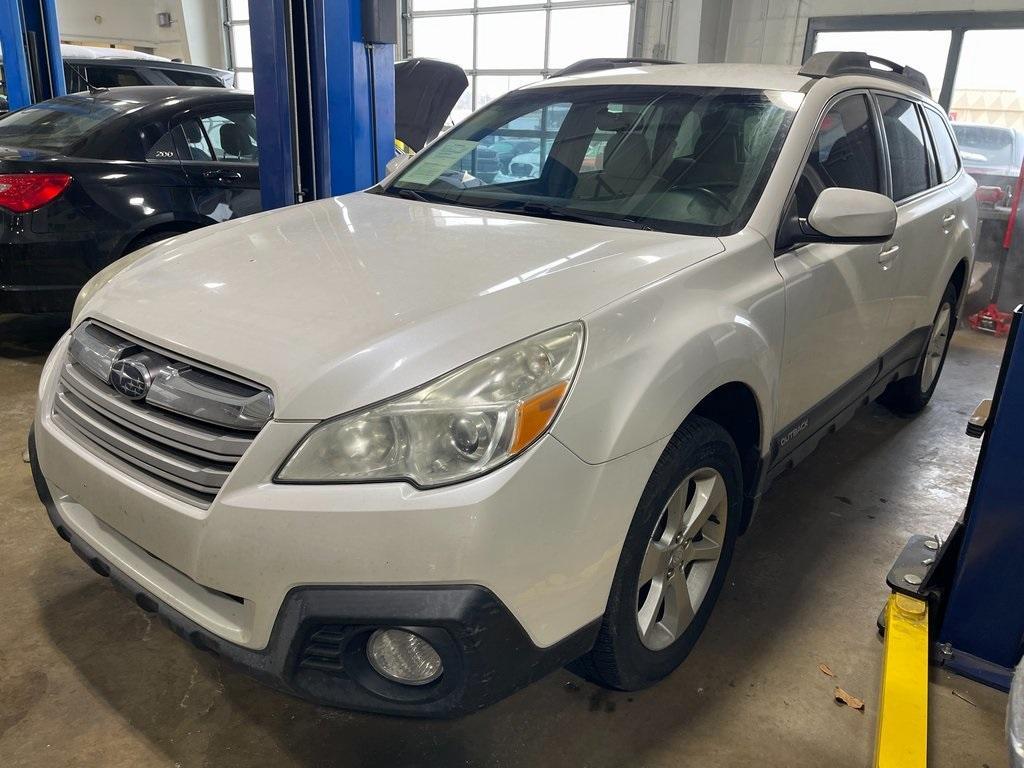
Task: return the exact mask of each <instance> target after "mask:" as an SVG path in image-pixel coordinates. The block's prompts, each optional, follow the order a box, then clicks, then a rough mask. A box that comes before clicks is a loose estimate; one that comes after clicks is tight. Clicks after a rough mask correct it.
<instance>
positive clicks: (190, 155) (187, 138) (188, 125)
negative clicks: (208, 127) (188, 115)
mask: <svg viewBox="0 0 1024 768" xmlns="http://www.w3.org/2000/svg"><path fill="white" fill-rule="evenodd" d="M180 128H181V129H182V130H181V133H180V134H179V136H180V137H181V139H183V140H184V142H185V145H184V146H183V147H181V151H179V152H178V155H179V156H180V157H182V158H184V159H186V160H195V161H198V162H209V161H211V160H212V159H213V155H212V154H211V153H210V145H209V144H207V142H206V136H205V135H204V134H203V129H202V128H200V127H199V123H197V122H196V121H195V120H186V121H185V122H184V123H182V124H181V126H180Z"/></svg>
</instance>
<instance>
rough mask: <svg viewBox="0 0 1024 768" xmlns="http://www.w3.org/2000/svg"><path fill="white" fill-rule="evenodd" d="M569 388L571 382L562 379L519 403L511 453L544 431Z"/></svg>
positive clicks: (514, 452) (523, 446)
mask: <svg viewBox="0 0 1024 768" xmlns="http://www.w3.org/2000/svg"><path fill="white" fill-rule="evenodd" d="M568 389H569V382H567V381H560V382H558V383H557V384H555V386H553V387H551V388H550V389H545V390H544V391H543V392H541V393H540V394H537V395H534V396H533V397H531V398H530V399H529V400H524V401H523V402H522V403H521V404H520V405H519V411H518V414H517V415H518V419H517V420H516V433H515V437H513V438H512V447H511V449H509V453H511V454H512V455H513V456H514V455H515V454H517V453H519V452H520V451H522V450H523V449H524V448H526V447H527V446H528V445H529V444H530V443H532V442H533V441H534V440H536V439H537V438H538V437H539V436H540V435H541V434H543V433H544V430H546V429H547V428H548V425H549V424H550V423H551V420H552V419H553V418H555V414H556V413H558V406H560V405H561V404H562V399H563V398H564V397H565V393H566V390H568Z"/></svg>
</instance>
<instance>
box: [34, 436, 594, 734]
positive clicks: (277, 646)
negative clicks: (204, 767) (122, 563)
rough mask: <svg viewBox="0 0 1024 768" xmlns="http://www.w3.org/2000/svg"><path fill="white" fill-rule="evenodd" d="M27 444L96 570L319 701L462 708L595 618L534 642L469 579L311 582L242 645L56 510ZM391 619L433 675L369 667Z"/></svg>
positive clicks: (184, 630) (202, 638)
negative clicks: (419, 645)
mask: <svg viewBox="0 0 1024 768" xmlns="http://www.w3.org/2000/svg"><path fill="white" fill-rule="evenodd" d="M29 453H30V456H31V462H32V476H33V479H34V480H35V485H36V490H37V492H38V493H39V498H40V500H41V501H42V502H43V504H44V505H45V507H46V512H47V514H48V515H49V518H50V522H51V523H52V524H53V527H54V528H55V529H56V530H57V533H58V534H59V535H60V537H61V538H63V539H64V540H65V541H67V542H68V543H69V544H70V545H71V549H72V550H73V551H74V552H75V554H77V555H78V556H79V557H80V558H82V560H84V561H85V562H86V563H87V564H88V565H89V566H90V567H91V568H92V569H93V570H94V571H96V573H98V574H100V575H101V576H104V577H109V578H110V579H111V580H112V581H113V582H114V583H115V584H116V585H117V586H118V587H119V588H121V589H122V590H124V591H125V592H127V593H128V594H129V595H131V596H132V598H133V599H134V601H135V602H136V604H138V605H139V607H141V608H142V609H143V610H146V611H148V612H150V613H155V614H157V615H159V616H160V618H161V619H162V620H163V621H164V623H166V624H167V625H168V626H169V627H170V628H171V629H172V630H173V631H174V632H175V633H176V634H178V635H179V636H180V637H182V638H183V639H185V640H187V641H188V642H190V643H192V645H194V646H195V647H196V648H199V649H200V650H204V651H210V652H212V653H214V654H215V655H217V656H219V657H222V658H224V659H226V660H227V661H229V662H231V663H233V664H234V665H236V666H238V667H241V668H242V669H243V670H244V671H245V672H247V673H248V674H250V675H252V676H253V677H255V678H256V679H257V680H259V681H260V682H262V683H264V684H265V685H268V686H270V687H272V688H276V689H278V690H282V691H285V692H287V693H291V694H293V695H296V696H299V697H301V698H304V699H308V700H310V701H314V702H316V703H319V704H327V705H330V706H337V707H345V708H348V709H358V710H363V711H367V712H378V713H382V714H389V715H411V716H416V717H450V716H455V715H462V714H467V713H469V712H473V711H475V710H477V709H480V708H481V707H484V706H487V705H488V704H491V703H493V702H495V701H497V700H499V699H501V698H504V697H505V696H507V695H508V694H510V693H512V692H513V691H515V690H517V689H519V688H521V687H523V686H524V685H527V684H528V683H530V682H532V681H534V680H536V679H538V678H540V677H542V676H544V675H545V674H547V673H548V672H551V671H552V670H554V669H556V668H558V667H560V666H563V665H564V664H566V663H568V662H570V661H572V660H573V659H575V658H577V657H579V656H581V655H582V654H584V653H586V652H587V651H588V650H589V649H590V647H591V646H592V645H593V642H594V639H595V637H596V634H597V630H598V626H599V622H597V621H595V622H592V623H591V624H589V625H587V626H585V627H583V628H581V629H580V630H578V631H576V632H574V633H572V634H571V635H569V636H568V637H566V638H564V639H563V640H561V641H560V642H558V643H555V644H554V645H552V646H550V647H548V648H538V647H537V646H536V645H534V644H533V642H532V641H531V640H530V638H529V636H528V635H527V634H526V632H525V630H524V629H523V627H522V625H520V624H519V622H518V621H516V619H515V617H514V616H512V614H511V613H510V612H509V610H508V609H507V608H506V607H505V606H504V605H502V603H501V601H500V600H498V599H497V598H496V597H495V596H494V594H493V593H492V592H490V591H489V590H487V589H485V588H484V587H480V586H476V585H449V586H422V587H416V586H407V587H398V586H395V587H370V586H350V587H329V586H309V587H298V588H295V589H293V590H291V591H290V592H289V593H288V595H287V596H286V597H285V600H284V603H283V605H282V607H281V611H280V613H279V615H278V617H277V621H276V622H275V624H274V628H273V630H272V632H271V635H270V641H269V643H268V644H267V645H266V647H265V648H263V649H260V650H253V649H250V648H246V647H244V646H241V645H237V644H235V643H231V642H228V641H226V640H224V639H223V638H221V637H218V636H217V635H215V634H213V633H212V632H210V631H209V630H207V629H205V628H204V627H202V626H201V625H199V624H198V623H196V622H195V621H193V620H191V619H190V618H188V617H187V616H185V615H184V614H182V613H181V612H179V611H177V610H175V609H174V608H172V607H171V606H170V605H168V604H167V603H166V602H163V601H162V600H160V599H159V598H158V597H157V596H156V595H154V594H153V593H152V592H150V591H149V590H147V589H146V588H144V587H143V586H141V585H140V584H139V583H138V582H136V581H135V580H134V579H132V578H131V577H130V576H128V575H127V574H126V573H125V572H124V571H122V570H121V569H120V568H118V566H117V564H116V563H113V562H111V561H110V560H108V559H107V558H105V557H103V556H102V555H101V554H100V553H98V552H97V551H96V550H95V549H93V548H92V547H91V546H89V544H88V542H86V541H85V540H84V539H83V538H82V537H81V536H79V535H78V534H77V533H76V532H75V531H74V529H73V528H72V527H71V526H69V525H68V524H67V522H66V521H65V520H64V519H63V518H62V517H61V514H60V511H59V509H58V506H57V505H56V504H55V503H54V500H53V498H52V496H51V495H50V491H49V487H48V485H47V482H46V480H45V478H44V477H43V475H42V471H41V470H40V468H39V462H38V460H37V458H36V450H35V437H34V435H33V434H30V435H29ZM395 626H398V627H403V628H406V629H410V630H413V631H415V632H416V633H417V634H419V635H421V636H422V637H424V638H425V639H427V640H428V641H430V642H431V643H432V644H433V645H434V647H435V648H436V649H437V651H438V653H439V654H440V655H441V660H442V662H443V664H444V674H443V675H442V676H441V677H440V678H439V679H438V680H437V681H435V682H434V683H431V684H429V685H426V686H419V687H414V686H404V685H398V684H396V683H393V682H390V681H388V680H385V679H384V678H382V677H381V676H380V675H378V674H377V673H376V672H374V671H373V669H372V668H371V667H370V665H369V663H368V662H367V660H366V641H367V639H368V638H369V636H370V635H371V634H372V633H373V631H374V630H375V629H377V628H379V627H395Z"/></svg>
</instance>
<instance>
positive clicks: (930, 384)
mask: <svg viewBox="0 0 1024 768" xmlns="http://www.w3.org/2000/svg"><path fill="white" fill-rule="evenodd" d="M956 300H957V295H956V287H955V286H954V285H953V284H952V283H950V284H949V285H947V286H946V290H945V292H944V293H943V295H942V301H941V302H939V308H938V310H937V311H936V313H935V320H934V321H933V322H932V327H931V330H930V331H929V333H928V341H927V343H926V345H925V349H924V354H922V356H921V360H920V361H919V362H918V365H917V370H916V371H915V372H914V375H913V376H909V377H907V378H905V379H900V380H899V381H897V382H894V383H893V384H891V385H889V387H888V388H887V389H886V391H885V395H884V397H883V398H882V400H883V402H884V403H885V404H886V405H888V406H889V407H890V408H892V409H893V410H895V411H899V412H900V413H906V414H913V413H917V412H918V411H920V410H921V409H923V408H924V407H925V406H926V405H928V401H929V400H931V399H932V394H934V392H935V387H936V385H937V384H938V383H939V375H940V374H941V373H942V366H943V365H944V364H945V362H946V353H947V352H948V351H949V342H950V339H951V338H952V337H953V331H954V330H955V328H956Z"/></svg>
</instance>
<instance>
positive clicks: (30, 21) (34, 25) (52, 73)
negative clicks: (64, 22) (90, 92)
mask: <svg viewBox="0 0 1024 768" xmlns="http://www.w3.org/2000/svg"><path fill="white" fill-rule="evenodd" d="M0 49H2V51H3V54H4V79H5V81H6V83H7V100H8V103H9V104H10V108H11V109H12V110H13V109H21V108H22V107H27V106H28V105H29V104H32V103H34V102H37V101H44V100H46V99H51V98H53V97H54V96H62V95H63V94H64V93H65V88H64V61H63V59H62V58H61V55H60V34H59V32H58V30H57V9H56V6H55V4H54V0H0Z"/></svg>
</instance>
